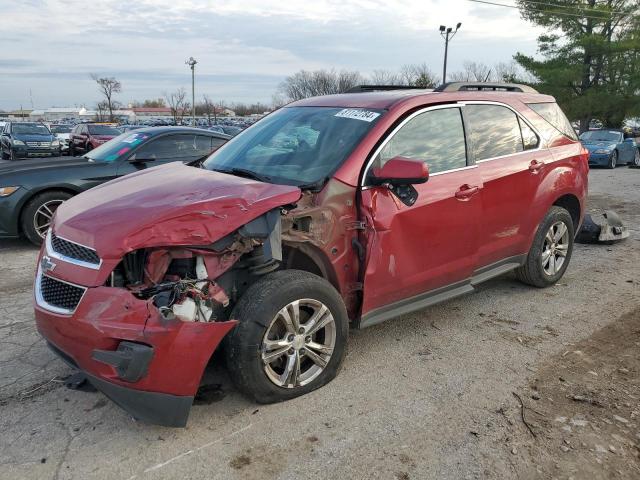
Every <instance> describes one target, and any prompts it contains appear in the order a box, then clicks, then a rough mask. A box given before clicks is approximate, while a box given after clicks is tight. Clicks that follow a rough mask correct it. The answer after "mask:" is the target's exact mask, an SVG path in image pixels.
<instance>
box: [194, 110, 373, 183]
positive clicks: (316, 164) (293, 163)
mask: <svg viewBox="0 0 640 480" xmlns="http://www.w3.org/2000/svg"><path fill="white" fill-rule="evenodd" d="M381 115H382V111H381V110H368V109H359V108H341V107H337V108H334V107H285V108H282V109H280V110H278V111H276V112H274V113H272V114H271V115H269V116H267V117H265V118H264V119H263V120H261V121H259V122H258V123H256V124H255V125H254V126H252V127H251V128H249V129H247V130H245V131H244V132H242V133H240V134H239V135H238V136H237V137H235V138H233V139H232V140H230V141H229V142H228V143H227V144H226V145H224V146H223V147H221V148H220V149H219V150H218V151H216V152H215V153H214V154H213V155H212V156H211V157H209V158H208V159H207V161H206V162H205V163H204V168H206V169H208V170H216V171H221V172H226V173H231V174H238V175H242V176H249V177H253V178H257V179H260V180H263V181H268V182H271V183H282V184H287V185H296V186H303V185H310V184H314V183H317V182H320V181H322V180H324V179H326V178H327V177H329V176H330V175H331V174H333V172H334V171H335V170H336V169H337V168H338V167H339V166H340V165H341V164H342V163H343V162H344V161H345V160H346V158H347V157H348V156H349V154H350V153H351V152H352V151H353V149H354V148H355V147H356V145H358V143H360V141H361V140H362V139H363V138H364V136H365V135H366V134H367V133H368V132H369V131H370V130H371V128H373V126H374V125H375V124H376V122H377V121H378V120H379V118H380V116H381Z"/></svg>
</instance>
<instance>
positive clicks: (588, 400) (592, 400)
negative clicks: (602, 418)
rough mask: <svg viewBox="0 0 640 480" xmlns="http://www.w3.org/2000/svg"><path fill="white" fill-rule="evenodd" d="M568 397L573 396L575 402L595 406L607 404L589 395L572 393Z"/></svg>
mask: <svg viewBox="0 0 640 480" xmlns="http://www.w3.org/2000/svg"><path fill="white" fill-rule="evenodd" d="M567 398H571V400H573V401H574V402H581V403H588V404H589V405H593V406H594V407H604V406H605V405H604V404H603V403H602V402H600V401H599V400H596V399H595V398H593V397H590V396H588V395H570V396H568V397H567Z"/></svg>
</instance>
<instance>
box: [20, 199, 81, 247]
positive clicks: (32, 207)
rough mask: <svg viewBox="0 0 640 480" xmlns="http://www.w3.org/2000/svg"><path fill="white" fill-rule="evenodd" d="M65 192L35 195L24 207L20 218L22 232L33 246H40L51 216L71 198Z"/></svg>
mask: <svg viewBox="0 0 640 480" xmlns="http://www.w3.org/2000/svg"><path fill="white" fill-rule="evenodd" d="M71 197H72V195H71V194H70V193H67V192H63V191H59V190H52V191H49V192H44V193H41V194H40V195H36V196H35V197H34V198H33V199H32V200H30V201H29V203H27V206H26V207H24V210H23V212H22V218H21V227H22V232H23V233H24V235H25V237H27V239H28V240H29V241H30V242H31V243H33V244H34V245H40V244H41V243H42V240H44V237H45V235H46V234H47V230H49V227H50V226H51V220H52V219H53V214H54V213H55V211H56V210H57V209H58V207H59V206H60V205H62V202H64V201H65V200H68V199H69V198H71Z"/></svg>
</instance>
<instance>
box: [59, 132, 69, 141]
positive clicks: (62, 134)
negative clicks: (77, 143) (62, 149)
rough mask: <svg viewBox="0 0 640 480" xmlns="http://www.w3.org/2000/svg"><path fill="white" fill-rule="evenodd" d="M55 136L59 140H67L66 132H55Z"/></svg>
mask: <svg viewBox="0 0 640 480" xmlns="http://www.w3.org/2000/svg"><path fill="white" fill-rule="evenodd" d="M56 137H58V138H59V139H61V140H69V134H68V133H56Z"/></svg>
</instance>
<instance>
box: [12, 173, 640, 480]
mask: <svg viewBox="0 0 640 480" xmlns="http://www.w3.org/2000/svg"><path fill="white" fill-rule="evenodd" d="M590 182H591V188H590V190H591V193H590V208H591V209H599V208H613V209H615V210H617V211H618V213H620V214H621V216H622V218H623V219H624V220H625V221H626V222H627V224H628V225H629V227H630V229H631V230H632V232H631V238H630V239H629V240H627V241H626V242H624V243H621V244H618V245H613V246H602V245H593V246H586V245H577V246H576V249H575V251H574V256H573V258H572V261H571V265H570V267H569V269H568V271H567V274H566V275H565V277H564V278H563V279H562V281H561V283H559V284H558V285H557V286H555V287H551V288H548V289H545V290H536V289H532V288H528V287H525V286H523V285H521V284H519V283H518V282H516V281H515V279H514V277H513V275H511V274H509V275H505V276H503V277H501V278H498V279H495V280H493V281H491V282H488V283H486V284H484V285H482V286H481V288H480V289H479V290H478V291H477V292H476V293H474V294H471V295H468V296H465V297H462V298H459V299H456V300H452V301H449V302H447V303H444V304H441V305H438V306H435V307H432V308H429V309H427V310H424V311H421V312H417V313H415V314H411V315H406V316H404V317H402V318H399V319H397V320H395V321H391V322H387V323H385V324H382V325H378V326H375V327H372V328H370V329H367V330H364V331H356V332H352V333H351V337H350V346H349V353H348V355H347V358H346V362H345V367H344V368H343V370H342V372H341V374H340V375H339V376H338V378H337V379H336V380H335V381H333V382H332V383H331V384H329V385H327V386H326V387H324V388H322V389H320V390H318V391H316V392H313V393H312V394H309V395H307V396H305V397H302V398H298V399H295V400H292V401H289V402H287V403H283V404H277V405H267V406H265V405H257V404H255V403H252V402H250V401H248V400H247V399H245V398H244V397H242V396H241V395H239V394H238V393H237V392H236V391H234V390H233V388H232V387H231V386H230V385H229V383H228V380H227V379H226V377H225V375H224V371H222V370H220V369H216V368H213V370H212V371H210V372H208V375H207V376H208V382H209V383H211V384H214V385H218V384H219V385H221V387H220V388H213V389H212V390H211V391H210V392H209V394H207V395H205V398H204V399H203V400H202V401H201V402H200V404H199V405H196V406H194V408H193V409H192V412H191V417H190V420H189V425H188V427H187V428H185V429H167V428H162V427H156V426H149V425H145V424H141V423H136V422H134V421H132V420H131V419H130V418H129V417H128V416H127V415H126V414H125V413H124V412H123V411H122V410H120V409H119V408H118V407H116V406H115V405H114V404H112V403H111V402H110V401H107V400H106V399H105V397H104V396H102V394H100V393H88V392H79V391H72V390H68V389H66V388H65V387H64V386H63V384H62V381H61V379H63V378H65V377H66V376H68V375H69V374H70V373H71V371H70V369H69V368H68V367H66V366H65V365H64V364H63V363H62V362H61V361H59V360H58V359H56V358H55V357H54V356H53V354H52V353H50V352H49V351H48V349H47V348H46V347H45V344H44V342H43V341H42V339H40V338H39V336H38V335H37V333H36V331H35V328H34V322H33V314H32V307H31V302H32V299H31V285H32V277H33V270H34V259H35V256H36V253H37V252H36V250H35V249H34V248H33V247H30V246H28V245H27V244H26V243H24V242H21V241H4V242H2V241H0V265H1V266H2V274H1V275H0V291H1V292H2V293H3V295H2V298H1V299H0V312H2V316H1V317H0V343H1V344H2V348H1V349H0V430H1V431H2V435H0V479H12V480H13V479H20V478H38V479H49V478H52V479H71V478H82V479H93V478H109V479H125V480H126V479H133V478H136V479H138V478H139V479H159V478H189V479H197V478H207V479H229V478H242V479H253V478H256V479H257V478H261V479H267V478H282V479H294V478H301V477H306V478H319V479H325V478H353V479H369V478H388V479H394V478H397V479H410V478H421V479H423V478H438V479H466V478H470V479H473V478H518V477H520V478H551V477H553V478H571V477H575V478H638V476H639V473H638V460H637V458H638V442H639V437H638V435H640V433H639V429H638V426H637V424H638V418H635V414H634V411H635V412H636V414H639V413H638V410H639V409H640V405H639V404H638V403H639V400H638V395H636V393H637V394H639V395H640V392H638V369H639V368H640V366H638V365H636V363H634V362H632V361H631V360H633V358H634V354H633V352H636V353H637V347H638V343H637V342H639V341H640V322H636V323H633V322H634V321H635V320H633V319H634V318H636V317H637V315H638V307H639V306H640V288H638V285H639V284H640V283H639V280H638V263H640V249H639V248H638V247H640V243H639V239H640V235H639V234H640V210H638V205H640V188H639V187H638V186H639V185H640V170H632V169H628V168H618V169H617V170H615V171H610V170H594V171H591V173H590ZM634 312H635V313H634ZM634 315H635V317H634ZM621 319H622V320H621ZM618 324H620V325H624V326H625V328H626V330H624V331H623V332H626V333H624V334H623V335H621V334H620V332H619V331H618V330H615V329H616V328H617V327H616V325H618ZM634 325H635V326H634ZM607 328H608V329H609V330H607ZM621 328H622V327H621ZM611 329H614V330H615V332H618V333H616V334H615V335H614V334H607V333H606V332H609V331H611ZM603 332H604V333H603ZM634 335H635V337H634ZM634 338H635V340H634ZM623 340H624V341H623ZM617 341H620V343H621V344H622V343H625V342H626V343H625V346H624V348H622V347H621V352H626V353H625V354H624V355H622V354H621V356H620V358H619V359H617V357H616V355H615V349H613V353H612V348H611V342H617ZM581 342H582V343H581ZM629 342H632V343H629ZM633 342H636V343H633ZM634 348H635V350H634ZM575 351H584V352H587V358H588V359H590V360H589V361H588V362H584V361H583V362H578V361H577V360H575V359H574V358H573V357H574V356H575V355H576V354H574V353H570V354H565V352H575ZM601 352H608V353H607V354H606V355H605V354H602V355H601ZM629 358H631V360H630V359H629ZM635 359H636V362H637V354H636V355H635ZM591 360H592V361H591ZM617 361H619V362H620V365H616V362H617ZM569 362H571V363H569ZM619 368H622V369H623V370H620V372H622V373H620V374H615V375H614V373H615V372H616V371H618V369H619ZM567 369H568V371H569V373H565V374H564V375H565V376H566V377H567V378H566V379H568V381H569V385H568V386H566V385H561V386H558V382H557V381H555V377H556V374H557V372H558V371H563V372H564V371H565V370H567ZM598 370H600V371H598ZM590 371H593V372H595V373H596V374H597V375H593V374H591V373H589V372H590ZM603 372H604V373H603ZM611 372H614V373H611ZM559 375H563V374H562V373H561V374H559ZM599 379H601V380H599ZM576 385H578V386H580V388H577V387H576V388H571V387H572V386H576ZM582 387H584V388H582ZM614 390H615V391H618V392H619V393H620V395H619V396H620V399H619V400H616V399H614V398H613V397H611V395H609V396H607V395H604V393H606V392H611V391H614ZM514 392H515V393H517V394H518V396H519V397H520V399H522V401H523V403H524V404H525V406H526V408H525V410H524V411H525V414H526V417H525V418H526V419H527V422H528V423H529V424H530V425H531V428H532V430H533V432H534V433H533V434H532V433H531V432H530V431H529V430H528V429H527V427H526V425H525V424H524V423H523V422H522V419H521V406H520V400H519V399H518V398H516V396H515V395H514ZM624 392H626V393H624ZM601 394H602V395H603V396H599V395H601ZM567 395H569V396H573V395H583V396H585V395H586V396H589V395H591V397H589V398H596V402H597V403H600V404H601V406H599V407H598V406H597V405H595V404H591V403H588V402H586V403H585V402H584V401H577V400H572V399H571V398H568V397H567ZM623 397H624V398H623ZM535 398H539V399H538V400H536V399H535ZM561 399H565V400H566V401H564V402H561V401H560V400H561ZM616 405H618V408H619V409H620V410H618V409H617V408H616ZM578 406H579V407H580V408H584V409H586V410H585V411H583V412H580V411H577V410H576V409H577V408H578ZM596 409H597V411H596ZM598 412H599V413H598ZM576 415H582V416H578V417H576ZM596 415H600V417H602V418H601V419H602V422H600V421H599V420H598V422H600V423H598V422H596V420H595V418H594V416H596ZM613 415H617V416H619V417H620V418H623V419H625V420H627V423H626V424H624V425H622V427H623V428H624V431H618V430H616V431H610V432H609V431H607V430H606V428H605V427H606V426H609V427H610V424H609V423H608V421H613V422H615V421H617V420H615V417H613ZM556 416H557V417H561V418H562V417H566V418H565V421H564V422H563V421H554V420H555V418H556ZM600 417H599V418H600ZM605 417H606V418H607V419H608V421H605ZM611 419H613V420H611ZM576 420H578V424H575V421H576ZM580 420H583V421H586V423H583V422H580ZM572 421H573V422H574V423H571V422H572ZM567 426H569V428H570V429H571V431H570V432H569V431H567V430H566V428H565V429H563V427H567ZM596 428H598V429H600V430H596ZM607 428H608V427H607ZM587 430H588V433H589V435H587V434H584V435H582V436H580V435H581V433H580V432H582V431H585V432H586V431H587ZM569 434H570V435H569ZM592 434H593V435H592ZM613 434H615V435H618V437H619V438H618V439H616V438H615V437H611V435H613ZM534 435H535V438H534ZM594 435H595V437H594ZM599 435H600V436H602V437H605V436H606V438H599V437H598V436H599ZM612 438H613V439H612ZM564 440H567V441H568V442H569V443H566V442H564ZM634 442H635V443H634ZM583 444H584V445H583ZM610 446H612V447H614V448H613V450H612V449H610V448H609V447H610ZM561 447H565V448H561ZM598 460H599V461H598ZM581 468H582V470H581ZM576 472H578V473H576Z"/></svg>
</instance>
